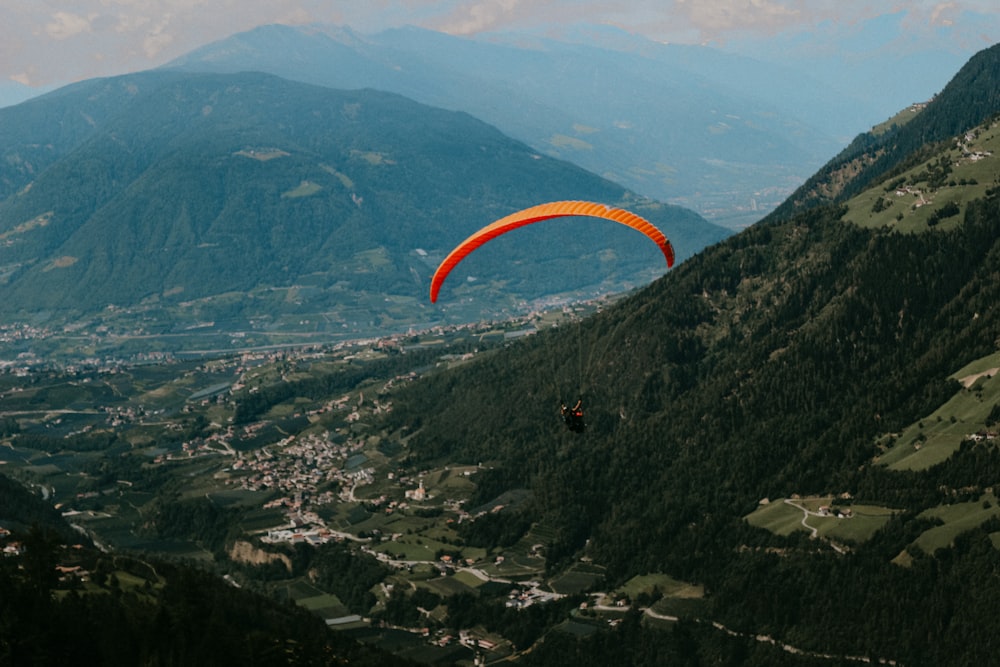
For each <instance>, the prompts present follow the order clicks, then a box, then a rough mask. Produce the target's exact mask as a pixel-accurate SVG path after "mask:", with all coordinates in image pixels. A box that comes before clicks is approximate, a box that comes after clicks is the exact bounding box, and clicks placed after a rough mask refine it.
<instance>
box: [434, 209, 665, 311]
mask: <svg viewBox="0 0 1000 667" xmlns="http://www.w3.org/2000/svg"><path fill="white" fill-rule="evenodd" d="M567 216H585V217H591V218H604V219H605V220H611V221H613V222H618V223H621V224H623V225H625V226H627V227H631V228H632V229H635V230H638V231H639V232H642V233H643V234H645V235H646V236H648V237H649V238H650V239H652V240H653V241H654V242H655V243H656V245H658V246H659V247H660V250H661V251H663V256H664V257H665V258H666V260H667V267H668V268H669V267H671V266H673V265H674V249H673V246H671V245H670V241H668V240H667V237H666V236H664V235H663V232H661V231H660V230H659V229H657V228H656V227H655V226H654V225H653V224H652V223H651V222H649V221H648V220H646V219H645V218H642V217H640V216H638V215H636V214H635V213H631V212H629V211H626V210H625V209H621V208H613V207H611V206H605V205H604V204H595V203H593V202H588V201H556V202H549V203H548V204H539V205H538V206H532V207H530V208H526V209H524V210H522V211H518V212H517V213H511V214H510V215H508V216H505V217H503V218H500V219H499V220H497V221H496V222H492V223H490V224H488V225H486V226H485V227H483V228H482V229H480V230H479V231H478V232H476V233H475V234H473V235H472V236H470V237H469V238H467V239H465V240H464V241H462V242H461V243H460V244H459V245H458V247H456V248H455V249H454V250H452V251H451V252H450V253H448V256H447V257H445V258H444V260H443V261H442V262H441V264H440V265H439V266H438V268H437V271H435V272H434V277H433V278H432V279H431V303H435V302H437V298H438V292H439V291H440V290H441V284H442V283H444V279H445V278H447V277H448V274H449V273H451V270H452V269H454V268H455V267H456V266H457V265H458V263H459V262H461V261H462V260H463V259H465V257H466V256H467V255H468V254H469V253H471V252H472V251H473V250H475V249H476V248H478V247H479V246H481V245H483V244H484V243H488V242H489V241H491V240H492V239H495V238H496V237H498V236H500V235H501V234H506V233H507V232H509V231H510V230H512V229H517V228H518V227H524V226H525V225H530V224H532V223H535V222H541V221H542V220H549V219H551V218H562V217H567Z"/></svg>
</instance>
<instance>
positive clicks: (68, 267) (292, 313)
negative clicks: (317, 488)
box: [0, 70, 728, 336]
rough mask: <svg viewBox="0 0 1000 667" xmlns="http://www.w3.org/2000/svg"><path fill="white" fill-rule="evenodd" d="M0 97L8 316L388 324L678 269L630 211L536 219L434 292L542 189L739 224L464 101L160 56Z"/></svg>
mask: <svg viewBox="0 0 1000 667" xmlns="http://www.w3.org/2000/svg"><path fill="white" fill-rule="evenodd" d="M0 116H2V119H3V122H2V124H0V125H2V128H3V129H2V130H0V146H3V149H2V152H3V154H4V157H5V159H4V164H3V166H2V167H0V238H2V240H3V246H2V248H0V258H2V259H0V267H2V268H0V283H2V284H0V289H2V293H3V299H2V306H0V310H2V311H3V312H4V313H5V315H6V317H8V318H9V319H23V320H26V321H32V322H39V321H45V322H48V323H49V324H50V325H58V326H62V325H64V324H66V323H71V322H76V323H81V322H89V323H91V324H93V323H95V322H103V323H104V324H103V325H100V324H98V326H111V327H112V328H118V327H122V329H120V330H134V328H135V327H137V326H141V327H143V328H144V330H145V332H147V333H157V332H159V333H163V332H176V331H183V330H184V329H185V328H187V327H190V326H192V325H194V324H200V323H204V322H211V323H214V324H213V325H212V326H214V328H216V329H217V330H219V331H220V332H223V335H228V333H232V332H235V331H240V330H244V331H245V330H253V329H254V328H258V329H260V328H277V329H284V330H296V331H307V332H308V331H312V332H324V333H325V334H327V335H334V336H338V335H353V336H359V335H360V336H368V335H373V334H376V333H382V334H385V333H390V332H392V331H394V330H400V329H404V330H405V328H408V327H410V326H414V325H417V324H422V325H425V326H426V325H427V324H428V323H433V322H438V321H456V320H461V321H468V320H471V319H479V318H482V317H488V316H490V314H491V313H497V312H500V311H501V310H502V309H503V308H508V307H511V306H513V305H514V304H516V303H519V302H520V303H530V302H532V301H534V300H538V299H541V298H543V297H552V296H553V295H557V294H559V293H567V294H568V293H570V292H573V291H577V293H578V294H580V293H581V292H579V289H580V288H581V287H582V288H585V289H594V290H597V291H598V292H600V291H615V290H620V289H622V288H627V287H629V286H630V285H633V286H634V285H635V284H638V283H637V281H640V280H649V279H651V278H652V277H655V276H656V275H657V271H658V272H662V271H663V270H664V268H665V267H660V266H659V265H658V264H657V263H656V262H655V260H654V257H655V254H656V253H657V252H658V251H657V250H656V248H655V247H651V248H647V247H646V246H645V244H643V243H642V242H641V240H640V237H639V235H637V234H635V233H634V232H630V231H629V230H626V229H625V228H621V229H617V227H618V226H617V225H610V227H613V228H616V229H608V225H607V224H604V225H601V224H593V223H587V222H582V223H581V224H580V225H579V226H578V227H577V228H576V230H577V231H574V233H573V234H571V235H567V234H566V233H565V231H564V230H565V227H564V226H560V225H558V224H553V225H543V226H539V229H538V230H534V229H530V230H525V231H526V232H527V233H525V234H518V235H514V238H512V239H511V240H510V242H508V243H499V244H497V246H496V248H495V249H494V248H487V249H484V250H483V251H482V252H481V253H477V258H476V259H477V262H476V263H474V264H473V263H470V265H469V268H470V269H471V270H472V271H474V272H475V273H474V274H468V273H463V274H462V275H460V276H456V279H455V281H454V284H455V285H456V286H457V285H461V284H462V283H461V282H460V281H465V282H466V283H467V284H468V285H469V289H471V290H472V292H471V294H470V296H472V297H473V298H472V300H471V301H469V299H465V305H462V302H461V300H455V301H454V302H453V303H454V308H453V309H452V312H451V313H449V312H448V309H447V308H445V309H436V310H434V311H432V310H431V309H430V308H428V306H429V302H428V300H427V297H426V294H427V289H428V284H429V276H430V273H431V272H432V271H433V269H434V267H435V266H436V263H437V262H438V261H440V259H441V258H442V257H443V256H444V254H445V253H447V251H448V250H449V249H450V248H451V247H452V246H454V245H456V244H457V243H458V242H459V241H461V240H462V239H463V238H465V237H466V236H468V235H469V234H471V233H472V232H473V231H474V230H476V229H478V228H479V227H481V226H483V225H485V224H487V223H488V222H490V221H492V220H493V219H495V218H498V217H501V216H503V215H506V214H508V213H511V212H513V211H515V210H518V209H519V208H524V207H526V206H529V205H533V204H536V203H539V202H544V201H550V200H557V199H585V200H595V201H601V202H606V203H609V204H612V205H615V204H617V205H622V206H627V207H630V208H633V209H635V210H636V212H638V213H640V215H644V216H647V217H648V218H649V219H650V220H651V221H652V222H653V223H654V224H657V225H659V226H661V228H662V229H663V230H664V231H665V232H666V233H667V234H668V236H669V237H670V238H671V240H672V242H673V243H674V245H675V246H676V249H677V251H678V253H679V255H680V257H681V258H683V257H687V256H690V255H691V254H693V253H694V252H695V251H697V250H698V249H700V248H702V247H704V246H705V245H708V244H710V243H713V242H715V241H717V240H719V239H721V238H723V237H724V236H726V235H727V233H728V232H727V231H726V230H725V229H723V228H720V227H717V226H714V225H712V224H710V223H708V222H706V221H705V220H703V219H702V218H700V217H699V216H697V215H696V214H694V213H693V212H691V211H688V210H685V209H682V208H680V207H676V206H669V205H663V204H659V203H657V202H655V201H652V200H646V199H644V198H642V197H639V196H638V195H635V194H634V193H630V192H629V191H627V190H626V189H625V188H623V187H622V186H620V185H617V184H615V183H612V182H610V181H608V180H605V179H603V178H601V177H598V176H596V175H594V174H591V173H589V172H587V171H585V170H583V169H581V168H579V167H577V166H574V165H572V164H570V163H567V162H564V161H560V160H556V159H553V158H549V157H545V156H543V155H540V154H538V153H537V152H536V151H534V150H532V149H531V148H529V147H528V146H526V145H524V144H522V143H520V142H517V141H515V140H513V139H510V138H509V137H506V136H505V135H503V134H501V133H500V132H499V131H497V130H496V129H495V128H493V127H491V126H489V125H487V124H485V123H483V122H481V121H479V120H477V119H474V118H473V117H471V116H469V115H468V114H465V113H461V112H453V111H445V110H441V109H435V108H432V107H427V106H425V105H421V104H418V103H416V102H413V101H412V100H409V99H406V98H404V97H401V96H399V95H395V94H391V93H384V92H379V91H374V90H370V89H368V90H358V91H343V90H334V89H331V88H326V87H320V86H315V85H309V84H303V83H298V82H293V81H289V80H287V79H281V78H278V77H276V76H273V75H267V74H260V73H243V74H193V73H188V72H180V71H175V70H164V71H153V72H146V73H140V74H134V75H127V76H123V77H119V78H113V79H106V80H104V79H101V80H91V81H87V82H83V83H80V84H75V85H73V86H69V87H66V88H63V89H60V90H59V91H56V92H53V93H50V94H49V95H45V96H42V97H40V98H36V99H35V100H31V101H29V102H26V103H24V104H21V105H18V106H16V107H11V108H8V109H3V110H0ZM623 232H624V233H623ZM512 258H517V261H519V262H523V263H524V265H523V267H522V269H521V270H518V271H511V270H510V264H511V260H512ZM588 258H590V260H588ZM660 263H662V258H661V260H660ZM477 277H478V278H481V282H479V283H478V284H473V283H472V282H470V281H474V280H475V279H476V278H477ZM499 280H502V281H504V287H503V289H499V288H498V285H497V284H496V282H495V281H499ZM602 284H603V286H602ZM484 297H485V298H484ZM122 311H128V313H129V314H130V315H129V317H119V318H117V319H118V320H120V322H119V323H113V322H112V321H113V320H115V319H116V313H118V314H120V313H121V312H122ZM455 311H458V312H455ZM462 318H464V320H463V319H462ZM303 322H305V323H304V324H303ZM209 328H212V327H211V326H210V327H209Z"/></svg>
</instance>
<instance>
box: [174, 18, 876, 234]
mask: <svg viewBox="0 0 1000 667" xmlns="http://www.w3.org/2000/svg"><path fill="white" fill-rule="evenodd" d="M586 37H587V39H584V36H583V35H580V36H577V38H576V39H572V38H567V39H565V40H561V41H556V40H552V39H545V38H542V37H539V36H532V35H530V34H520V33H519V34H499V35H488V36H481V37H480V38H477V39H467V38H461V37H454V36H450V35H446V34H443V33H438V32H434V31H429V30H422V29H418V28H402V29H394V30H388V31H385V32H381V33H377V34H374V35H365V34H361V33H359V32H357V31H353V30H351V29H350V28H346V27H338V26H309V27H302V28H296V27H289V26H278V25H269V26H262V27H259V28H257V29H254V30H252V31H249V32H245V33H240V34H237V35H233V36H232V37H229V38H227V39H224V40H221V41H219V42H216V43H212V44H209V45H207V46H205V47H203V48H200V49H196V50H195V51H193V52H191V53H190V54H189V55H187V56H184V57H182V58H179V59H177V60H175V61H173V62H170V63H168V64H166V65H165V66H164V67H165V68H168V69H182V70H185V71H200V72H204V71H208V72H240V71H245V70H258V71H264V72H269V73H272V74H277V75H279V76H282V77H284V78H288V79H292V80H297V81H304V82H308V83H314V84H318V85H324V86H331V87H335V88H345V89H354V88H368V87H371V88H377V89H380V90H387V91H392V92H396V93H399V94H402V95H405V96H407V97H410V98H412V99H414V100H417V101H419V102H423V103H425V104H429V105H432V106H436V107H441V108H445V109H455V110H461V111H466V112H468V113H471V114H472V115H474V116H476V117H477V118H481V119H482V120H484V121H486V122H488V123H490V124H492V125H495V126H496V127H498V128H499V129H500V130H501V131H503V132H504V133H506V134H509V135H510V136H512V137H514V138H515V139H519V140H521V141H524V142H525V143H527V144H528V145H530V146H532V147H533V148H534V149H535V150H537V151H539V152H540V153H543V154H545V155H550V156H553V157H557V158H561V159H566V160H569V161H571V162H574V163H576V164H579V165H580V166H582V167H584V168H586V169H587V170H589V171H592V172H594V173H596V174H600V175H602V176H605V177H607V178H609V179H610V180H613V181H615V182H617V183H621V184H622V185H625V186H626V187H628V188H629V189H631V190H633V191H635V192H637V193H640V194H642V195H645V196H647V197H652V198H654V199H658V200H660V201H664V202H668V203H673V204H679V205H682V206H686V207H688V208H691V209H693V210H695V211H697V212H699V213H700V214H702V215H704V216H705V217H707V218H709V219H710V220H713V221H716V222H719V223H720V224H726V225H728V226H730V227H740V226H743V225H745V224H748V223H749V222H752V221H754V220H756V219H758V218H759V217H760V216H761V215H762V214H763V213H765V212H767V211H769V210H770V209H771V208H773V207H774V206H775V205H777V204H778V203H780V201H781V200H782V199H784V197H785V196H787V195H788V194H789V193H790V192H791V190H792V189H794V187H796V185H798V184H799V183H801V181H802V180H803V179H804V178H805V177H806V176H808V175H809V174H811V173H812V172H813V171H815V170H816V169H817V168H818V167H819V166H820V165H821V164H822V163H823V162H824V161H825V160H826V159H827V158H828V157H829V156H830V155H831V154H833V153H835V152H836V151H837V150H838V149H839V147H841V146H843V145H844V143H846V139H845V138H844V137H847V138H849V137H851V136H853V135H854V134H856V133H857V132H858V131H859V129H867V127H870V125H871V124H872V123H873V122H874V121H873V120H872V119H873V118H874V119H876V120H881V118H880V117H879V116H875V115H873V114H872V111H871V109H872V105H871V103H870V102H869V101H866V100H864V99H854V98H853V96H852V95H853V94H852V93H850V92H846V91H841V90H836V89H831V87H830V86H829V85H827V84H825V83H824V82H822V81H819V80H815V79H810V78H809V77H808V75H804V74H801V73H797V72H795V71H794V70H792V69H790V68H783V67H781V66H778V65H771V64H767V63H765V62H761V61H756V60H752V59H749V58H740V57H738V56H734V55H729V54H725V53H722V52H720V51H716V50H713V49H708V48H701V47H690V46H681V45H665V44H658V43H655V42H652V41H648V40H644V39H642V38H639V37H636V36H634V35H626V34H625V33H620V32H618V31H615V30H613V29H611V28H597V27H594V28H592V29H591V30H589V31H587V32H586ZM623 43H624V44H625V46H623ZM605 44H607V45H608V46H606V47H605V46H604V45H605ZM866 111H867V113H866Z"/></svg>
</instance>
